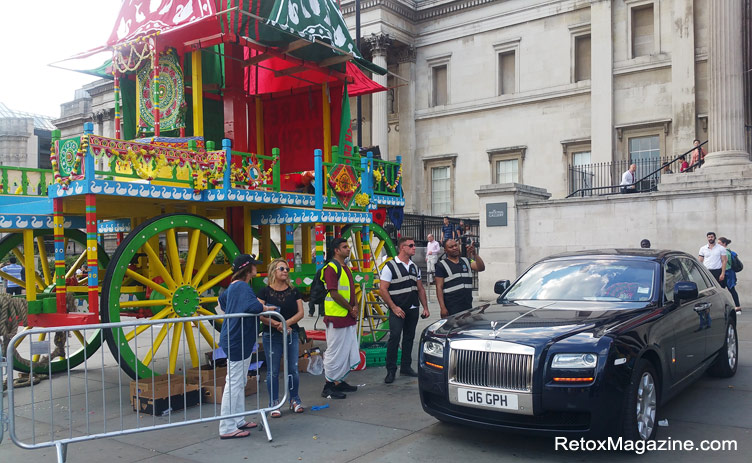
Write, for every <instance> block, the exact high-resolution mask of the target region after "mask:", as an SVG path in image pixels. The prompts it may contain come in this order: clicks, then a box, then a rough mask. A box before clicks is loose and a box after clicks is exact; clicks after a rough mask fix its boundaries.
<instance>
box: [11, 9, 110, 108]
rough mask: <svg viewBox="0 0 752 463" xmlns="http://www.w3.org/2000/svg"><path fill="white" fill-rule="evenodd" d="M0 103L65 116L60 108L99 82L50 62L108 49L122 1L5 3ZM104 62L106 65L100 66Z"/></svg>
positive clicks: (94, 78)
mask: <svg viewBox="0 0 752 463" xmlns="http://www.w3.org/2000/svg"><path fill="white" fill-rule="evenodd" d="M0 2H1V3H2V17H3V21H2V22H3V25H2V26H0V65H1V66H2V71H0V102H3V103H5V104H6V105H7V106H8V107H9V108H11V109H14V110H17V111H25V112H30V113H36V114H43V115H47V116H51V117H53V118H58V117H60V104H61V103H65V102H67V101H71V100H73V94H74V92H75V90H76V89H77V88H80V87H81V86H82V85H84V84H86V83H88V82H92V81H94V80H96V77H92V76H87V75H84V74H80V73H78V72H73V71H66V70H61V69H55V68H51V67H49V66H48V64H50V63H52V62H55V61H59V60H61V59H65V58H67V57H69V56H71V55H74V54H76V53H80V52H83V51H86V50H90V49H92V48H95V47H97V46H99V45H103V44H104V43H105V42H106V41H107V38H108V37H109V35H110V32H111V31H112V29H113V26H114V24H115V18H116V17H117V14H118V12H119V11H120V3H121V1H120V0H21V1H18V0H0ZM100 64H101V63H100Z"/></svg>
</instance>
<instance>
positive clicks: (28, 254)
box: [22, 230, 37, 301]
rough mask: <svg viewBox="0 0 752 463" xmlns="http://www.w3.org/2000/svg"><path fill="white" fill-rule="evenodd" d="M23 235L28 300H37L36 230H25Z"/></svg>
mask: <svg viewBox="0 0 752 463" xmlns="http://www.w3.org/2000/svg"><path fill="white" fill-rule="evenodd" d="M22 235H23V245H24V254H23V266H24V278H25V279H26V300H27V301H36V300H37V274H36V271H35V269H34V230H24V231H23V232H22Z"/></svg>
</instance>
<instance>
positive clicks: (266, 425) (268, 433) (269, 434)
mask: <svg viewBox="0 0 752 463" xmlns="http://www.w3.org/2000/svg"><path fill="white" fill-rule="evenodd" d="M261 422H262V423H263V424H264V431H266V438H267V439H269V442H271V441H272V431H271V430H270V429H269V421H268V420H267V419H266V413H265V412H261Z"/></svg>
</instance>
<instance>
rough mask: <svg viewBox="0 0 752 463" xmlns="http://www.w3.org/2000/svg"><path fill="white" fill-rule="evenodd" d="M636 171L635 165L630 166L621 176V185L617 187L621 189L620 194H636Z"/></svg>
mask: <svg viewBox="0 0 752 463" xmlns="http://www.w3.org/2000/svg"><path fill="white" fill-rule="evenodd" d="M636 171H637V164H632V165H631V166H629V169H628V170H627V171H626V172H624V174H623V175H622V176H621V183H620V184H619V186H620V187H621V192H622V193H636V192H637V185H636V182H637V176H636V174H635V172H636Z"/></svg>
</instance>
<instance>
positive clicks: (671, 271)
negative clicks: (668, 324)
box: [663, 259, 686, 302]
mask: <svg viewBox="0 0 752 463" xmlns="http://www.w3.org/2000/svg"><path fill="white" fill-rule="evenodd" d="M663 275H664V276H663V280H664V282H663V292H664V295H665V300H666V301H667V302H673V301H674V286H675V285H676V284H677V283H678V282H680V281H684V280H686V276H685V275H684V270H683V269H682V266H681V264H680V263H679V259H671V260H669V261H668V262H666V267H665V269H664V270H663Z"/></svg>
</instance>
